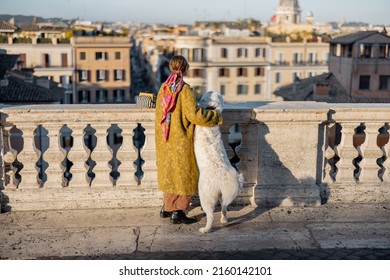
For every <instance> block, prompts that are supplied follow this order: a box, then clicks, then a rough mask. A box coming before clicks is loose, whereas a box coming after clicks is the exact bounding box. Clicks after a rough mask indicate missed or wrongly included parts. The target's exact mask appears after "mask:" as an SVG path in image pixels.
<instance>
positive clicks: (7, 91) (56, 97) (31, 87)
mask: <svg viewBox="0 0 390 280" xmlns="http://www.w3.org/2000/svg"><path fill="white" fill-rule="evenodd" d="M36 80H37V77H34V78H33V81H32V83H28V82H26V81H24V80H22V79H19V78H16V77H12V76H10V77H8V86H6V87H0V102H7V103H55V102H60V101H61V99H62V97H63V92H62V88H60V87H58V86H57V85H55V84H53V83H54V82H51V81H50V83H52V84H51V85H52V86H51V87H50V88H49V89H48V88H45V87H40V86H38V85H36V84H35V83H36Z"/></svg>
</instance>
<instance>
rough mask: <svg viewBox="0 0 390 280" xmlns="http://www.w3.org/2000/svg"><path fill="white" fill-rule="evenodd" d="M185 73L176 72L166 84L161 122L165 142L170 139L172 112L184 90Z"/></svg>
mask: <svg viewBox="0 0 390 280" xmlns="http://www.w3.org/2000/svg"><path fill="white" fill-rule="evenodd" d="M183 84H184V83H183V73H182V72H181V71H174V72H172V73H171V75H169V77H168V79H167V80H166V81H165V83H164V87H163V96H162V102H161V106H162V109H163V113H162V119H161V121H160V124H161V127H162V130H163V133H164V140H165V142H166V141H168V138H169V128H170V125H171V112H173V111H174V110H175V107H176V101H177V96H178V95H179V93H180V91H181V90H182V88H183Z"/></svg>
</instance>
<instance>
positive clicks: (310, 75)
mask: <svg viewBox="0 0 390 280" xmlns="http://www.w3.org/2000/svg"><path fill="white" fill-rule="evenodd" d="M316 74H317V73H316V72H309V74H308V77H314V76H315V75H316Z"/></svg>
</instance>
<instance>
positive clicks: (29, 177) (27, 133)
mask: <svg viewBox="0 0 390 280" xmlns="http://www.w3.org/2000/svg"><path fill="white" fill-rule="evenodd" d="M18 128H19V129H20V130H21V131H22V132H23V135H22V138H23V143H24V144H23V149H22V150H21V151H20V153H19V154H18V156H17V159H18V161H19V162H20V163H22V164H23V168H22V170H21V171H20V172H19V174H20V175H21V182H20V183H19V186H18V187H19V188H20V189H27V188H29V189H31V188H39V187H40V185H39V183H38V179H37V175H38V171H37V167H36V163H37V161H38V159H39V156H40V154H39V153H40V151H39V150H37V149H36V147H35V144H34V142H35V141H34V130H35V128H36V127H34V126H33V125H32V124H31V123H30V124H21V125H18Z"/></svg>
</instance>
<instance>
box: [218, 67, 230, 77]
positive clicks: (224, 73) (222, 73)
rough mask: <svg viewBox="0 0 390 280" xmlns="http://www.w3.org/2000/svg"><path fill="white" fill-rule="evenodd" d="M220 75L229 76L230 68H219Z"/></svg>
mask: <svg viewBox="0 0 390 280" xmlns="http://www.w3.org/2000/svg"><path fill="white" fill-rule="evenodd" d="M219 77H229V69H227V68H219Z"/></svg>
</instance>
